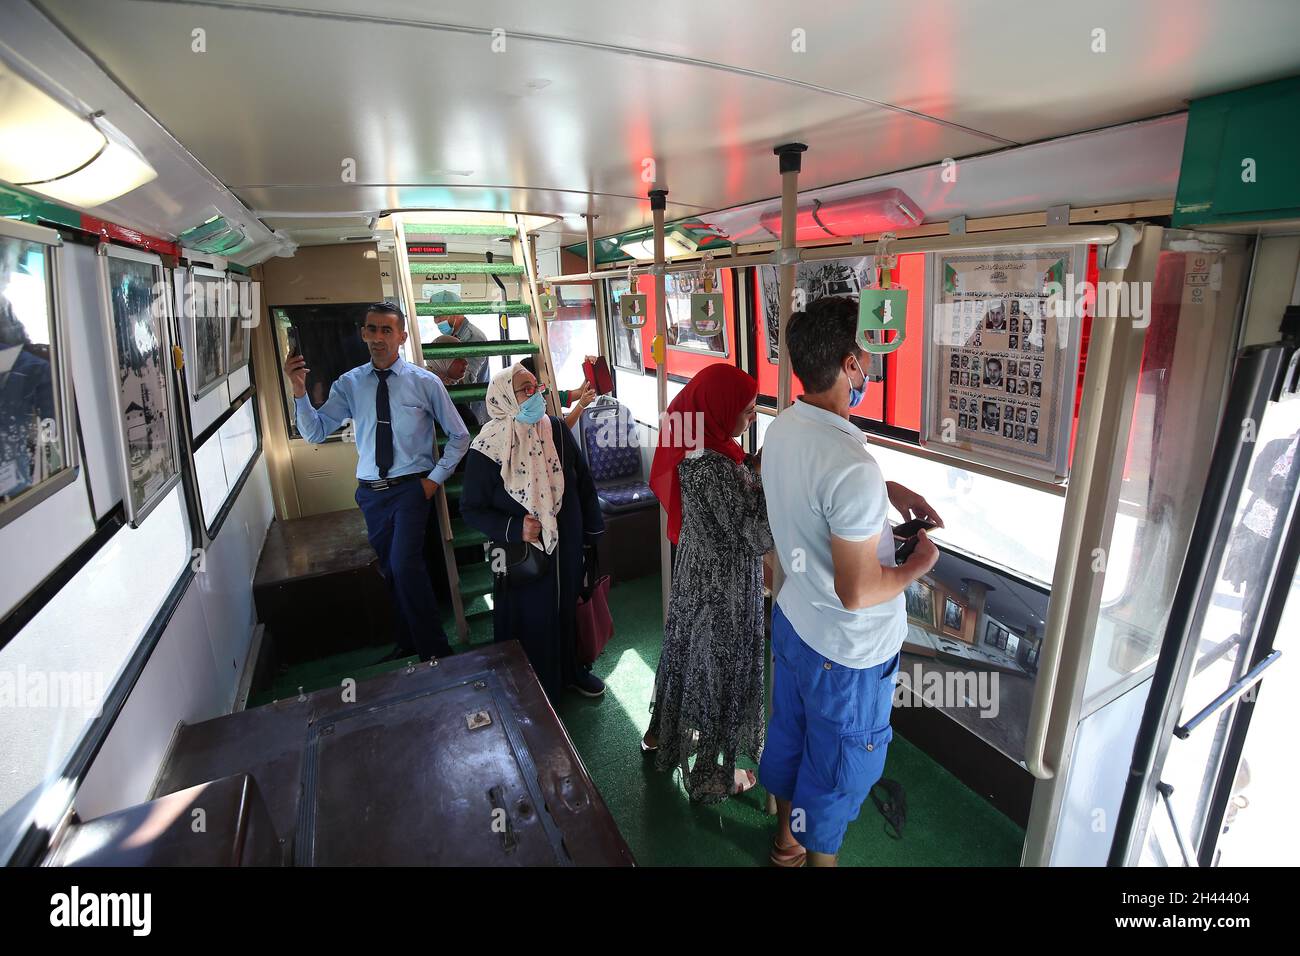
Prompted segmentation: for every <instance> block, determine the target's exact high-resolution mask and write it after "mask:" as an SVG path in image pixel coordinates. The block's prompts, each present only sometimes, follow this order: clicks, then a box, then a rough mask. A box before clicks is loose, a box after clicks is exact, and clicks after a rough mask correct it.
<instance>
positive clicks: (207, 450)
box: [194, 399, 257, 528]
mask: <svg viewBox="0 0 1300 956" xmlns="http://www.w3.org/2000/svg"><path fill="white" fill-rule="evenodd" d="M256 453H257V425H256V419H255V418H254V417H253V402H252V399H248V400H246V401H245V402H244V404H243V405H241V406H240V407H239V411H237V412H235V413H234V414H232V415H231V416H230V417H229V418H227V419H226V420H225V421H224V422H222V424H221V427H220V428H218V429H217V433H216V434H215V435H212V436H210V437H209V438H208V440H207V441H205V442H204V443H203V444H202V445H200V446H199V447H198V448H197V449H196V450H195V452H194V466H195V470H196V472H197V473H198V479H199V499H200V501H201V502H202V503H203V524H204V527H207V528H211V527H212V522H213V521H214V520H216V517H217V513H218V512H220V511H221V508H222V506H223V505H225V503H226V500H227V499H228V498H229V497H230V495H231V494H232V493H233V492H234V490H235V486H236V485H238V484H239V479H240V477H241V476H242V475H243V473H244V469H245V468H247V467H248V463H249V461H250V460H251V459H252V457H253V455H255V454H256Z"/></svg>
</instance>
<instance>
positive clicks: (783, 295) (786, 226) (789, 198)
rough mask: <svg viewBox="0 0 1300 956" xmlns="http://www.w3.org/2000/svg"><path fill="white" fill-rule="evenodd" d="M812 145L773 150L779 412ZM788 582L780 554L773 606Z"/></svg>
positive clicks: (786, 392)
mask: <svg viewBox="0 0 1300 956" xmlns="http://www.w3.org/2000/svg"><path fill="white" fill-rule="evenodd" d="M807 149H808V147H807V146H805V145H804V144H803V143H783V144H782V145H780V146H777V147H776V148H775V149H773V150H772V152H773V153H775V154H776V156H777V157H779V159H780V170H781V248H780V251H779V252H778V253H777V256H776V261H777V264H778V271H777V289H778V290H779V293H778V295H777V303H778V308H779V309H780V312H779V313H778V315H779V319H778V325H777V370H776V374H777V379H776V413H777V414H778V415H780V414H781V412H782V411H783V410H784V409H785V408H786V406H788V405H789V404H790V352H789V350H788V349H787V348H786V345H785V343H786V330H787V327H788V326H789V324H790V316H791V314H792V313H793V312H794V291H795V279H796V275H797V272H796V268H795V264H796V261H797V260H796V256H797V255H798V253H797V252H796V251H795V239H796V238H797V228H796V223H797V218H798V210H799V171H800V170H801V169H802V167H803V154H804V152H805V151H806V150H807ZM784 582H785V571H783V570H782V568H781V559H780V556H779V555H778V556H777V559H776V560H775V561H773V562H772V606H773V607H775V606H776V596H777V595H778V594H780V593H781V585H782V584H783V583H784ZM775 666H776V661H775V659H774V658H773V656H772V651H771V648H770V647H769V648H768V655H767V694H766V697H767V712H768V714H771V713H772V675H773V669H774V668H775ZM767 812H768V814H769V815H775V813H776V798H775V797H774V796H772V794H770V793H769V794H768V795H767Z"/></svg>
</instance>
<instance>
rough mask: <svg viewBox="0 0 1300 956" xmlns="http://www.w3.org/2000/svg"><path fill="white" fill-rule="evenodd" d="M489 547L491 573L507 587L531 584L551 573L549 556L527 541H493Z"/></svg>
mask: <svg viewBox="0 0 1300 956" xmlns="http://www.w3.org/2000/svg"><path fill="white" fill-rule="evenodd" d="M489 548H490V550H489V551H488V558H489V560H490V561H491V564H492V572H493V575H494V576H495V577H496V579H497V580H498V581H502V580H504V581H505V583H506V584H507V585H508V586H509V587H519V585H521V584H531V583H532V582H534V581H536V580H538V579H539V578H544V577H546V575H548V574H550V573H551V556H550V555H549V554H547V553H546V552H545V551H543V550H542V549H541V548H534V547H533V546H532V545H531V544H529V543H528V542H527V541H517V542H516V541H499V542H498V541H493V542H492V544H491V545H490V546H489ZM498 569H500V570H498Z"/></svg>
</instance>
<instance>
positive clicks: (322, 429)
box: [284, 302, 469, 660]
mask: <svg viewBox="0 0 1300 956" xmlns="http://www.w3.org/2000/svg"><path fill="white" fill-rule="evenodd" d="M406 336H407V333H406V318H405V316H403V315H402V312H401V310H400V309H398V308H397V307H396V306H394V305H391V304H389V303H387V302H380V303H376V304H375V305H372V306H370V308H369V309H368V310H367V311H366V319H365V324H364V325H363V326H362V328H361V338H362V340H363V341H365V343H366V347H367V348H369V350H370V361H369V362H368V363H366V364H365V365H361V366H358V367H357V368H354V369H352V370H351V371H350V372H345V373H344V374H342V375H340V376H339V378H338V380H337V381H335V383H334V385H333V386H332V387H331V388H330V394H329V398H327V399H326V400H325V404H323V405H322V406H321V407H320V408H314V407H313V406H312V404H311V400H310V399H309V398H308V397H307V387H306V386H307V372H308V371H309V369H308V368H307V360H306V358H305V357H304V356H302V355H290V356H289V357H288V359H286V360H285V363H284V371H285V374H286V375H288V376H289V381H290V383H291V384H292V385H293V395H294V407H295V409H296V413H297V420H298V432H299V433H300V434H301V435H302V437H303V438H305V439H307V441H309V442H314V443H318V444H319V443H320V442H323V441H325V439H326V438H328V437H329V436H330V435H331V434H333V433H334V431H336V430H337V429H338V428H339V426H340V425H342V424H343V423H344V422H349V421H350V422H351V424H352V428H353V431H354V433H355V436H356V446H357V492H356V502H357V505H358V506H359V507H360V508H361V512H362V514H363V515H365V519H366V531H367V534H368V535H369V538H370V544H371V546H372V547H373V548H374V549H375V553H376V554H377V555H378V556H379V567H380V570H381V571H382V573H383V575H384V579H385V580H386V581H387V582H388V584H389V586H390V587H391V588H392V591H393V596H394V597H395V598H396V599H397V609H398V614H399V616H400V617H401V619H402V622H403V624H404V626H405V630H406V632H407V636H408V641H407V642H404V641H401V640H399V641H398V653H397V654H394V655H390V656H391V657H394V658H395V657H397V656H400V653H401V651H402V650H407V651H410V650H412V649H413V650H414V651H415V652H418V653H419V655H420V657H421V659H423V660H428V659H430V658H432V657H444V656H446V655H448V654H450V653H451V645H450V644H448V643H447V635H446V633H445V632H444V631H443V629H442V622H441V620H440V619H439V617H438V602H437V598H436V597H435V596H434V593H433V586H432V584H431V583H430V581H429V572H428V568H427V566H426V564H425V560H424V533H425V526H426V524H427V522H428V519H429V500H430V499H431V498H432V497H433V496H434V495H435V494H436V493H437V491H438V487H439V485H441V484H443V483H444V482H445V481H446V480H447V477H448V476H449V475H450V474H451V473H452V472H453V471H454V470H455V468H456V464H457V463H458V462H459V461H460V459H461V457H462V456H463V455H464V454H465V452H466V450H467V449H468V448H469V430H468V429H466V427H465V423H464V421H463V420H462V419H461V417H460V414H459V413H458V412H457V411H456V408H455V406H454V405H453V404H452V401H451V398H450V396H448V394H447V389H446V388H445V387H444V386H443V384H442V382H441V381H439V379H438V376H436V375H434V374H433V373H432V372H430V371H428V370H427V369H424V368H421V367H419V366H416V365H412V364H411V363H409V362H406V361H403V359H402V356H401V349H402V345H403V344H404V343H405V342H406ZM435 420H436V421H437V422H438V424H439V425H441V426H442V429H443V431H444V432H446V433H447V435H448V439H449V440H448V442H447V447H446V449H445V450H444V451H443V454H442V457H441V458H440V459H439V460H438V461H437V462H436V463H435V462H434V458H433V454H434V427H433V426H434V421H435Z"/></svg>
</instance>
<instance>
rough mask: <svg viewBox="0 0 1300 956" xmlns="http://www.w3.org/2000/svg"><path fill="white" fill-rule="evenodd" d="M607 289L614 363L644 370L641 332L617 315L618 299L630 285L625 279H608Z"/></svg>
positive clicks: (636, 369)
mask: <svg viewBox="0 0 1300 956" xmlns="http://www.w3.org/2000/svg"><path fill="white" fill-rule="evenodd" d="M605 286H606V288H607V289H608V290H609V310H608V311H609V323H610V325H609V331H610V338H611V339H612V340H613V342H614V365H615V366H616V367H618V368H625V369H628V370H629V371H633V372H642V371H644V370H645V363H644V362H643V361H642V359H641V332H640V331H639V330H638V329H629V328H628V327H627V326H625V325H624V324H623V321H622V319H621V318H620V317H619V310H618V301H619V299H621V298H622V297H623V294H624V293H625V292H627V291H628V290H629V289H630V288H631V286H630V285H629V284H628V281H627V280H626V279H610V280H608V281H607V282H606V283H605Z"/></svg>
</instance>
